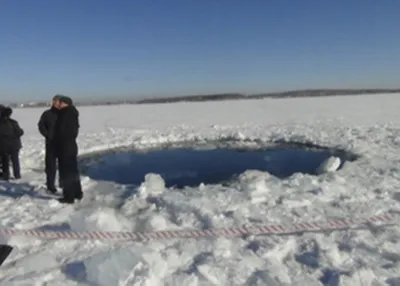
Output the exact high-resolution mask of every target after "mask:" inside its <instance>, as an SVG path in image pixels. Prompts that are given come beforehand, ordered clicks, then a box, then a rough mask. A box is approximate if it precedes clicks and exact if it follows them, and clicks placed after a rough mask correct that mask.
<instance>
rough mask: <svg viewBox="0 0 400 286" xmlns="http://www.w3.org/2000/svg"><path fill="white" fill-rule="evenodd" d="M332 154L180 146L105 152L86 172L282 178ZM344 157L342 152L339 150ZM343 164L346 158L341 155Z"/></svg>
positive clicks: (172, 178) (176, 179)
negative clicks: (257, 172)
mask: <svg viewBox="0 0 400 286" xmlns="http://www.w3.org/2000/svg"><path fill="white" fill-rule="evenodd" d="M330 156H332V152H331V151H329V150H308V149H301V148H277V147H274V148H268V149H263V150H250V151H248V150H246V151H239V150H235V149H228V148H219V149H212V150H196V149H190V148H176V149H165V150H155V151H154V150H151V151H148V152H145V153H135V152H126V151H124V152H117V153H109V154H104V155H102V156H101V157H100V159H99V160H97V161H96V160H95V161H94V163H92V164H91V165H88V166H86V168H85V170H84V172H83V173H84V174H85V175H87V176H89V177H90V178H92V179H94V180H106V181H114V182H116V183H119V184H133V185H140V184H141V183H142V182H143V181H144V176H145V175H146V174H148V173H157V174H160V175H161V176H162V177H163V179H164V180H165V182H166V185H167V187H171V186H175V187H178V188H182V187H184V186H198V185H199V184H200V183H204V184H215V183H221V182H224V181H227V180H229V179H231V178H232V177H233V176H235V175H239V174H241V173H243V172H244V171H246V170H248V169H253V170H260V171H267V172H269V173H270V174H271V175H274V176H276V177H279V178H285V177H289V176H291V175H292V174H294V173H307V174H315V172H316V169H317V168H318V166H319V165H320V164H321V163H322V162H324V161H325V160H326V159H327V158H329V157H330ZM335 156H338V157H340V155H338V154H335ZM341 160H342V164H343V161H344V160H345V158H341Z"/></svg>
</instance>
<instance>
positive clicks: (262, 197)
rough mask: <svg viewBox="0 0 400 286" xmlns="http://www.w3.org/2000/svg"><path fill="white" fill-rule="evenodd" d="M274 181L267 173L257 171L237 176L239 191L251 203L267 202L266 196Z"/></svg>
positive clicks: (248, 171) (249, 171)
mask: <svg viewBox="0 0 400 286" xmlns="http://www.w3.org/2000/svg"><path fill="white" fill-rule="evenodd" d="M274 180H275V179H274V177H273V176H271V175H270V174H269V173H267V172H262V171H258V170H247V171H245V172H244V173H242V174H241V175H240V176H239V183H240V189H241V190H242V191H243V192H244V193H245V194H246V195H247V196H248V198H249V199H250V200H251V202H252V203H262V202H265V201H267V200H268V196H267V195H268V193H269V192H270V187H271V184H272V183H273V181H274ZM271 181H272V182H271Z"/></svg>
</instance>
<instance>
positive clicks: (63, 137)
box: [54, 97, 83, 204]
mask: <svg viewBox="0 0 400 286" xmlns="http://www.w3.org/2000/svg"><path fill="white" fill-rule="evenodd" d="M79 127H80V126H79V112H78V110H77V109H76V108H75V106H74V105H73V102H72V100H71V99H70V98H69V97H62V98H61V99H60V110H59V113H58V118H57V121H56V126H55V130H54V142H55V146H56V150H57V156H58V158H59V164H60V166H59V168H60V175H61V180H62V182H63V198H61V199H59V201H60V202H61V203H69V204H72V203H74V201H75V199H78V200H80V199H82V197H83V193H82V186H81V181H80V174H79V169H78V144H77V142H76V139H77V137H78V133H79Z"/></svg>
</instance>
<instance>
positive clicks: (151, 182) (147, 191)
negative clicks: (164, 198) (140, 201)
mask: <svg viewBox="0 0 400 286" xmlns="http://www.w3.org/2000/svg"><path fill="white" fill-rule="evenodd" d="M164 190H165V181H164V179H163V178H162V177H161V176H160V175H159V174H153V173H149V174H147V175H146V176H145V177H144V182H143V183H142V184H141V185H140V187H139V188H138V194H139V196H140V197H147V196H158V195H161V194H162V193H163V192H164Z"/></svg>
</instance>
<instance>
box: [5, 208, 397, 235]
mask: <svg viewBox="0 0 400 286" xmlns="http://www.w3.org/2000/svg"><path fill="white" fill-rule="evenodd" d="M397 218H398V216H397V215H394V214H389V213H387V214H382V215H376V216H371V217H366V218H349V219H337V220H328V221H320V222H301V223H294V224H290V225H288V224H285V225H283V224H277V225H258V226H243V227H228V228H212V229H198V230H196V229H182V230H179V229H178V230H177V229H173V230H162V231H154V232H112V231H88V232H83V231H82V232H81V231H79V232H78V231H51V230H40V229H32V230H24V229H15V228H2V227H1V228H0V234H3V235H7V236H20V235H22V236H28V237H36V238H41V239H79V240H99V239H100V240H120V241H124V240H126V241H139V242H141V241H151V240H164V239H174V238H201V237H212V236H214V237H238V236H244V235H261V234H264V235H266V234H272V235H273V234H291V233H298V232H305V231H318V230H338V229H343V228H350V227H352V226H360V225H361V224H367V223H387V222H390V221H394V220H396V219H397Z"/></svg>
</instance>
